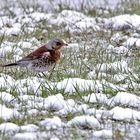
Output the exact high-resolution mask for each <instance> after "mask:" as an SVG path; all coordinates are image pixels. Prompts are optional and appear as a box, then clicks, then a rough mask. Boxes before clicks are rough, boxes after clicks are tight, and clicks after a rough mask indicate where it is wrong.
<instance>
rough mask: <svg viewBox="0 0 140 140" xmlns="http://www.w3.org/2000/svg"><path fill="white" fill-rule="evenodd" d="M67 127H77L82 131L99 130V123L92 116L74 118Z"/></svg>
mask: <svg viewBox="0 0 140 140" xmlns="http://www.w3.org/2000/svg"><path fill="white" fill-rule="evenodd" d="M68 126H70V127H71V126H77V127H79V128H82V129H94V128H99V127H100V123H99V122H98V120H97V119H96V118H95V117H94V116H88V115H87V116H86V115H85V116H76V117H74V118H73V119H72V120H70V121H69V122H68Z"/></svg>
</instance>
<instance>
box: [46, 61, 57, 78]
mask: <svg viewBox="0 0 140 140" xmlns="http://www.w3.org/2000/svg"><path fill="white" fill-rule="evenodd" d="M55 66H56V64H55V65H54V66H53V68H52V70H51V73H50V75H49V78H48V79H49V80H50V79H51V77H52V74H53V71H54V68H55Z"/></svg>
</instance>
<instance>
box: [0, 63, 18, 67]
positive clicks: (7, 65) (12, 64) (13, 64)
mask: <svg viewBox="0 0 140 140" xmlns="http://www.w3.org/2000/svg"><path fill="white" fill-rule="evenodd" d="M16 65H18V64H17V63H10V64H6V65H0V66H2V67H10V66H16Z"/></svg>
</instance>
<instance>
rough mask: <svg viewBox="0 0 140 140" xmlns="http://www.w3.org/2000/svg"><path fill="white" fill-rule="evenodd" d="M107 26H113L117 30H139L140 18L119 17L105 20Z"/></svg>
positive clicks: (134, 16) (136, 16) (130, 16)
mask: <svg viewBox="0 0 140 140" xmlns="http://www.w3.org/2000/svg"><path fill="white" fill-rule="evenodd" d="M105 24H106V25H107V26H110V25H111V26H112V27H113V28H114V29H116V30H121V29H130V28H139V27H140V16H139V15H119V16H116V17H112V18H110V19H106V20H105Z"/></svg>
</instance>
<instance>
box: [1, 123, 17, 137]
mask: <svg viewBox="0 0 140 140" xmlns="http://www.w3.org/2000/svg"><path fill="white" fill-rule="evenodd" d="M18 131H19V126H18V125H16V124H14V123H10V122H7V123H1V124H0V132H1V133H3V134H6V135H11V134H14V133H17V132H18Z"/></svg>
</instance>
